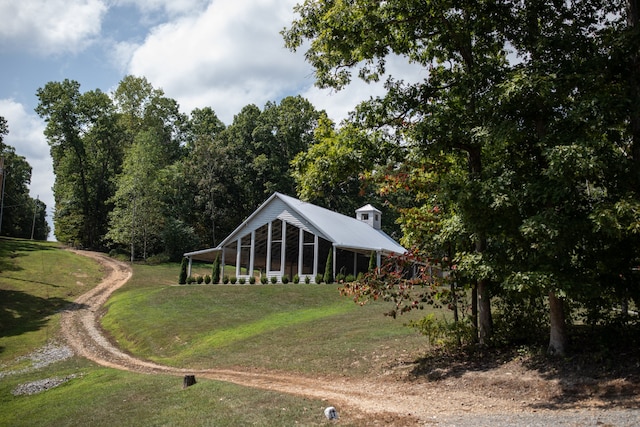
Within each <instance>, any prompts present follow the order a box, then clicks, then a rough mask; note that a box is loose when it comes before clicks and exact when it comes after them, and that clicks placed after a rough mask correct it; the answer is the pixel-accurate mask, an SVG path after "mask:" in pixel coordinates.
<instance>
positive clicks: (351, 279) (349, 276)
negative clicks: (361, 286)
mask: <svg viewBox="0 0 640 427" xmlns="http://www.w3.org/2000/svg"><path fill="white" fill-rule="evenodd" d="M344 281H345V282H347V283H352V282H355V281H356V277H355V276H354V275H353V274H347V276H346V277H345V278H344Z"/></svg>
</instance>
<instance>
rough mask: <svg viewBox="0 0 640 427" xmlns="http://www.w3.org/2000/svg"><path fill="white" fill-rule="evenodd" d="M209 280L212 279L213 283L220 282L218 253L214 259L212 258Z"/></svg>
mask: <svg viewBox="0 0 640 427" xmlns="http://www.w3.org/2000/svg"><path fill="white" fill-rule="evenodd" d="M211 280H212V281H213V283H214V284H218V283H220V255H219V254H216V259H214V260H213V268H212V273H211Z"/></svg>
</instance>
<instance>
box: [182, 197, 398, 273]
mask: <svg viewBox="0 0 640 427" xmlns="http://www.w3.org/2000/svg"><path fill="white" fill-rule="evenodd" d="M380 224H381V212H380V211H379V210H378V209H376V208H375V207H373V206H371V205H366V206H363V207H362V208H360V209H358V210H356V217H355V218H353V217H348V216H346V215H342V214H339V213H336V212H333V211H330V210H328V209H325V208H322V207H320V206H316V205H314V204H311V203H307V202H303V201H301V200H298V199H296V198H294V197H290V196H286V195H284V194H280V193H274V194H273V195H272V196H271V197H269V199H267V200H266V201H265V202H264V203H263V204H262V205H261V206H260V207H259V208H258V209H256V211H255V212H253V213H252V214H251V215H250V216H249V217H248V218H247V219H246V220H245V221H244V222H243V223H242V224H240V225H239V226H238V228H236V229H235V230H234V231H233V232H232V233H231V234H230V235H229V236H227V237H226V238H225V239H224V240H223V241H222V242H221V243H220V244H219V245H218V246H217V247H215V248H210V249H204V250H200V251H195V252H188V253H185V254H184V256H185V257H186V258H188V259H189V270H188V274H189V275H191V264H192V261H193V260H202V261H209V262H211V261H213V260H214V259H215V257H216V255H218V254H219V255H220V259H221V264H222V266H223V267H222V271H224V266H225V265H227V266H229V265H233V266H235V276H236V277H238V278H245V279H248V278H249V277H250V276H251V275H252V274H254V275H255V274H256V273H258V274H259V275H266V276H267V277H268V278H269V279H270V278H271V277H274V276H275V277H276V278H277V280H278V281H281V279H282V277H283V276H285V275H286V276H287V277H288V278H289V279H292V278H293V277H294V276H295V275H298V276H299V277H300V281H301V282H302V281H304V279H305V277H309V279H310V281H311V282H314V281H315V277H316V275H317V274H323V273H324V270H325V265H326V262H327V257H328V255H329V251H330V250H331V249H333V251H332V253H333V274H334V276H336V275H337V274H340V273H343V274H344V275H349V274H353V275H354V276H356V275H357V274H358V273H360V272H366V271H367V269H368V266H369V258H370V256H371V254H372V253H374V254H375V255H376V261H377V264H378V265H380V262H381V257H383V256H389V255H392V254H404V253H405V252H406V249H405V248H403V247H402V246H400V245H399V244H398V243H397V242H395V241H394V240H393V239H392V238H391V237H389V236H388V235H387V234H386V233H385V232H384V231H382V230H381V228H380Z"/></svg>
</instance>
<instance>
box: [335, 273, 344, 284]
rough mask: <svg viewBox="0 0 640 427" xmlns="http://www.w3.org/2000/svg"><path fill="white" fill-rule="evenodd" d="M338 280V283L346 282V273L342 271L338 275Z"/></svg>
mask: <svg viewBox="0 0 640 427" xmlns="http://www.w3.org/2000/svg"><path fill="white" fill-rule="evenodd" d="M336 282H337V283H343V282H344V274H342V273H340V274H338V275H337V276H336Z"/></svg>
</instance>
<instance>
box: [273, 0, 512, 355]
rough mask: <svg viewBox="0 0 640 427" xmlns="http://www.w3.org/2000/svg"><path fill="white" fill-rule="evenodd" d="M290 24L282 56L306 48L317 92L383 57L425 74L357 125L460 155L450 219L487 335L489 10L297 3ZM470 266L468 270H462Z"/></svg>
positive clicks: (494, 68)
mask: <svg viewBox="0 0 640 427" xmlns="http://www.w3.org/2000/svg"><path fill="white" fill-rule="evenodd" d="M295 11H296V12H297V13H298V14H299V15H300V18H299V19H297V20H296V21H294V22H293V25H292V26H291V28H290V29H288V30H286V31H285V32H284V33H283V34H284V37H285V41H286V44H287V46H288V47H289V48H291V49H296V48H299V47H301V46H303V45H304V43H305V41H306V40H309V41H310V44H309V49H308V50H307V52H306V58H307V60H308V61H309V62H310V63H311V64H312V65H313V67H314V68H315V74H316V82H317V84H318V85H319V86H321V87H332V88H335V89H340V88H342V87H344V86H345V85H346V84H348V83H349V81H350V79H351V71H352V70H353V69H357V71H358V76H359V77H360V78H362V79H364V80H365V81H375V80H378V79H379V78H380V76H381V75H383V74H384V72H385V65H386V61H387V59H388V56H389V55H390V54H395V55H399V56H402V57H404V58H406V59H407V60H408V61H409V62H414V63H417V64H420V65H422V66H424V67H425V68H427V69H428V70H429V76H428V78H427V79H426V80H424V81H423V82H420V83H417V84H414V85H410V84H406V85H405V84H403V82H402V81H393V80H391V79H389V80H388V82H387V86H386V87H387V94H386V96H385V97H384V99H380V100H377V101H373V102H371V103H370V104H369V108H365V109H362V112H363V116H364V120H363V122H364V123H365V124H366V125H367V126H382V125H391V126H395V127H397V128H398V130H399V131H400V132H403V131H405V130H406V129H405V128H408V129H410V132H411V138H413V139H414V140H415V141H418V142H419V143H420V144H421V145H422V146H423V147H424V149H425V150H427V151H428V152H429V153H431V154H433V155H440V154H441V153H445V154H446V153H450V152H453V151H462V152H464V153H465V154H466V156H467V159H468V175H467V176H468V178H467V181H466V185H465V186H466V188H463V189H462V190H461V191H460V192H459V194H458V197H459V198H461V200H460V202H459V204H460V213H461V215H462V217H463V218H464V219H465V221H466V222H467V224H468V227H469V230H470V232H471V233H472V235H473V236H475V245H474V246H475V248H474V252H475V254H476V255H477V256H474V257H473V259H475V260H477V262H476V263H475V264H476V265H475V267H474V268H475V276H476V281H477V291H478V292H477V298H478V307H479V322H478V326H479V328H478V337H479V340H480V342H483V343H484V342H486V341H487V340H488V339H489V337H490V335H491V328H492V321H491V310H490V299H489V298H490V294H489V277H488V276H487V275H486V274H484V273H482V272H483V271H485V270H486V266H485V265H484V264H483V262H485V261H484V260H483V258H482V255H483V254H484V252H485V250H486V248H487V236H486V226H487V222H488V221H487V219H488V215H487V213H488V209H487V205H486V200H483V199H482V197H481V194H482V192H481V187H482V182H483V172H484V171H483V154H482V153H483V148H484V146H485V144H486V134H485V133H484V132H482V128H483V125H484V123H485V119H486V116H487V115H488V113H489V112H490V109H491V99H492V93H491V92H490V91H488V90H487V89H488V88H491V87H492V86H493V84H494V82H495V81H497V80H499V79H500V75H501V72H502V71H503V68H504V66H505V64H506V59H505V58H506V52H505V51H504V49H503V47H504V40H503V37H502V35H501V34H500V33H499V32H498V31H496V15H497V13H498V12H499V10H498V8H497V7H496V6H495V5H493V4H492V3H490V2H476V1H463V2H459V1H456V2H454V1H438V2H404V1H387V2H382V3H380V2H371V1H367V0H356V1H353V2H330V1H306V2H304V3H302V4H301V5H298V6H297V7H296V8H295ZM469 265H471V264H469Z"/></svg>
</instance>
